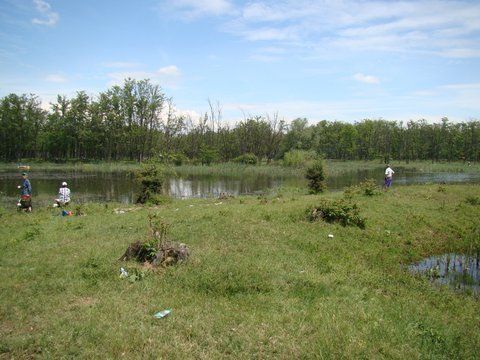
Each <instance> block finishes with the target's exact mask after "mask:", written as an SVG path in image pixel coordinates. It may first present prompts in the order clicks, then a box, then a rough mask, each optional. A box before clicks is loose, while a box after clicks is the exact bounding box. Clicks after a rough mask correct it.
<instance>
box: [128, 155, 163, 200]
mask: <svg viewBox="0 0 480 360" xmlns="http://www.w3.org/2000/svg"><path fill="white" fill-rule="evenodd" d="M135 178H136V180H137V182H139V183H140V185H141V189H140V193H139V194H138V196H137V200H136V202H137V203H139V204H146V203H149V202H150V201H151V200H153V199H155V198H156V197H157V196H158V195H159V194H161V192H162V187H163V182H164V181H165V172H164V170H163V168H162V167H160V166H158V165H155V164H147V165H143V166H142V167H141V168H140V169H139V170H138V171H137V172H136V173H135Z"/></svg>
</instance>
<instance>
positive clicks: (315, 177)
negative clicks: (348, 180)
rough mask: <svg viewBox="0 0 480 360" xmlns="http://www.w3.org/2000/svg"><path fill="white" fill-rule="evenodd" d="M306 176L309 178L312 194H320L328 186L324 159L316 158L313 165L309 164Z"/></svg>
mask: <svg viewBox="0 0 480 360" xmlns="http://www.w3.org/2000/svg"><path fill="white" fill-rule="evenodd" d="M305 177H306V178H307V180H308V188H309V189H310V192H311V193H312V194H318V193H320V192H323V191H324V190H325V189H326V188H327V184H326V181H325V179H326V176H325V171H324V168H323V161H322V160H316V161H315V162H314V163H313V164H312V165H311V166H309V167H308V168H307V172H306V174H305Z"/></svg>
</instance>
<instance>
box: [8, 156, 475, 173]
mask: <svg viewBox="0 0 480 360" xmlns="http://www.w3.org/2000/svg"><path fill="white" fill-rule="evenodd" d="M325 162H326V166H327V169H328V174H329V175H332V176H336V175H340V174H343V173H347V172H352V171H359V170H372V169H380V168H382V167H384V165H385V164H384V163H383V162H381V161H379V160H370V161H359V160H347V161H341V160H331V159H330V160H325ZM25 164H28V165H30V167H31V169H30V170H29V171H32V172H35V171H63V172H64V171H79V172H128V171H134V170H137V169H138V168H139V167H140V164H138V163H135V162H99V163H65V164H55V163H49V162H34V163H25ZM292 164H295V166H285V165H284V162H283V161H277V162H272V163H270V164H267V163H265V162H263V163H261V164H258V165H245V164H239V163H234V162H227V163H217V164H211V165H208V166H205V165H180V166H171V167H170V168H171V169H172V171H174V172H176V173H177V174H179V175H182V176H188V175H205V176H207V175H212V176H229V177H243V176H262V175H269V176H278V177H279V176H301V177H303V176H304V171H303V170H304V169H303V168H302V167H298V166H297V163H295V162H293V163H292ZM392 167H393V168H394V169H395V168H399V167H401V168H404V169H412V170H416V171H419V172H465V173H473V172H479V171H480V163H471V164H469V163H464V162H430V161H411V162H409V163H407V162H405V161H392ZM10 171H21V170H19V169H17V163H0V172H10Z"/></svg>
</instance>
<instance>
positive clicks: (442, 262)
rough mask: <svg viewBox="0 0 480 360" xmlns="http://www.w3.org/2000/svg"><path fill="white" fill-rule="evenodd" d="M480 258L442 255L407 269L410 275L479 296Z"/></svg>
mask: <svg viewBox="0 0 480 360" xmlns="http://www.w3.org/2000/svg"><path fill="white" fill-rule="evenodd" d="M479 262H480V257H479V254H476V255H463V254H444V255H440V256H432V257H429V258H427V259H424V260H422V261H420V262H418V263H415V264H412V265H410V266H409V267H408V268H409V270H410V271H411V272H412V273H416V274H422V275H425V276H427V277H428V278H429V279H430V280H431V281H432V282H434V283H436V284H441V285H449V286H451V287H453V288H454V289H458V290H467V289H468V290H471V291H472V292H473V293H474V294H476V295H478V294H480V267H479Z"/></svg>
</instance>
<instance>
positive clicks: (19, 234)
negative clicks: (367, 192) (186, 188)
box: [0, 185, 480, 359]
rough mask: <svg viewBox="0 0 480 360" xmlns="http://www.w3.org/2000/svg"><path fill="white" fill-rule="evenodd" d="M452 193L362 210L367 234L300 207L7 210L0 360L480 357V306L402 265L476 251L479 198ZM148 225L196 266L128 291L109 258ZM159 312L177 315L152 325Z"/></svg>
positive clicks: (479, 191) (307, 199)
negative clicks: (63, 213)
mask: <svg viewBox="0 0 480 360" xmlns="http://www.w3.org/2000/svg"><path fill="white" fill-rule="evenodd" d="M445 189H446V191H445V192H439V191H438V186H406V187H401V188H395V189H392V191H390V192H388V193H385V194H382V195H379V196H375V197H371V198H366V197H361V196H357V197H355V200H356V201H357V202H358V204H359V206H360V209H361V212H362V215H364V216H365V217H366V218H367V228H366V230H360V229H357V228H348V227H347V228H343V227H341V226H339V225H330V224H325V223H309V222H307V221H305V220H303V217H304V211H305V208H306V207H307V206H308V205H311V204H314V203H315V202H316V200H317V199H318V198H319V196H306V195H305V196H301V195H284V196H282V197H280V198H278V199H277V198H275V199H273V198H272V199H269V200H268V203H267V204H261V202H260V200H259V199H257V198H254V197H245V198H240V199H238V198H237V199H231V200H228V201H223V203H222V204H218V205H215V204H214V203H215V201H214V200H189V201H175V202H173V203H172V204H169V205H166V206H163V207H161V208H158V209H156V210H155V209H148V208H141V209H139V210H138V211H132V212H127V213H125V214H121V215H117V214H114V213H113V211H112V206H111V205H110V206H109V207H108V208H106V207H105V206H101V205H95V204H92V205H89V206H87V208H86V212H87V216H85V217H69V218H62V217H60V216H57V214H58V212H59V211H58V210H47V209H44V210H40V209H39V210H38V211H36V212H35V213H33V214H18V213H5V212H4V213H3V214H2V216H1V217H0V225H1V226H0V239H2V240H1V242H0V358H2V357H5V358H11V357H30V356H38V357H51V358H60V357H74V356H79V357H96V358H118V357H120V356H122V355H125V357H126V358H158V357H163V358H186V357H198V358H205V359H207V358H208V359H211V358H220V357H222V358H232V359H233V358H239V357H245V358H252V357H260V358H301V357H318V358H338V357H346V358H358V357H363V358H375V357H377V358H378V357H388V358H412V357H413V358H419V357H435V358H442V357H443V358H451V357H454V358H455V357H458V358H463V359H465V358H475V357H476V356H477V355H478V351H479V345H478V344H480V334H479V333H478V331H474V329H478V328H479V327H480V317H479V315H478V314H479V310H480V304H479V302H478V299H475V298H474V297H472V296H471V295H468V294H455V293H453V292H451V291H450V290H448V289H446V288H436V287H432V286H430V284H429V283H428V281H427V280H425V279H423V278H418V277H414V276H412V275H410V274H408V273H407V272H406V271H405V270H404V268H403V267H402V264H407V263H409V262H410V261H412V260H419V259H421V258H422V257H424V256H427V255H431V254H439V253H443V252H450V251H459V252H460V251H466V250H472V247H473V246H478V245H479V243H480V239H478V231H479V227H478V219H479V218H480V206H473V205H468V204H466V203H465V202H464V199H465V198H466V196H467V195H474V196H480V187H479V186H472V185H470V186H468V185H451V186H445ZM323 196H325V197H329V198H337V197H340V196H341V193H335V194H327V195H323ZM216 201H217V202H218V200H216ZM190 205H194V206H190ZM176 209H178V210H176ZM151 211H157V212H159V213H160V214H162V216H163V218H164V219H165V220H166V221H167V222H169V223H171V224H172V226H173V227H172V237H173V238H175V239H176V240H178V241H181V242H185V243H187V244H188V245H189V247H190V248H191V251H192V258H191V260H190V261H189V263H188V264H185V265H181V266H176V267H171V268H168V269H166V270H161V271H159V272H158V273H157V274H151V275H149V276H147V277H146V278H145V279H143V280H141V281H138V282H135V283H130V282H128V281H127V280H122V279H119V277H118V270H119V268H120V266H126V268H127V269H131V268H132V267H134V266H135V265H134V264H132V263H127V264H125V263H121V262H118V261H117V260H116V259H117V258H118V257H119V256H120V255H121V254H122V253H123V252H124V250H125V249H126V247H127V245H128V244H129V243H131V242H133V241H134V240H136V239H138V238H140V237H142V236H143V235H144V234H145V232H146V217H147V214H148V213H149V212H151ZM330 233H331V234H334V238H333V239H329V238H328V237H327V235H328V234H330ZM165 308H172V309H173V313H172V314H171V316H170V317H168V318H165V319H161V320H157V319H154V318H153V314H154V313H155V312H157V311H159V310H163V309H165ZM472 330H473V331H472Z"/></svg>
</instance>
